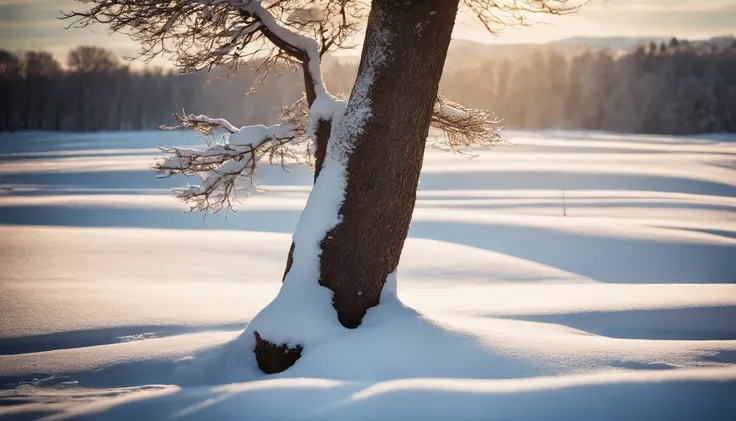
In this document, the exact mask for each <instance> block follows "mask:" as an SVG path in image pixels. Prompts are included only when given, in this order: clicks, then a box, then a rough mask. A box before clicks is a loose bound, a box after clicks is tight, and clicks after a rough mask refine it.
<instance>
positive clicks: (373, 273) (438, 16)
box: [255, 0, 458, 373]
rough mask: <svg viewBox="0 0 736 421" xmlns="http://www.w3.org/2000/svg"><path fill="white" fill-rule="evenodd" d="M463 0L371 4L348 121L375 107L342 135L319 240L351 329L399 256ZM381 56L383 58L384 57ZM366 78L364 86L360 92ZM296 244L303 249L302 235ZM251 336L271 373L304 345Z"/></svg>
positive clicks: (323, 273) (326, 274)
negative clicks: (328, 223) (333, 214)
mask: <svg viewBox="0 0 736 421" xmlns="http://www.w3.org/2000/svg"><path fill="white" fill-rule="evenodd" d="M457 6H458V0H374V1H373V3H372V6H371V12H370V16H369V19H368V26H367V30H366V38H365V44H364V48H363V56H362V58H361V64H360V68H359V71H358V82H357V83H356V86H355V88H354V89H353V93H352V95H351V98H350V102H349V103H348V107H347V110H346V117H344V119H343V121H344V120H345V119H347V118H349V115H350V113H351V112H353V111H355V109H356V108H359V107H360V106H361V104H358V103H357V102H360V101H362V105H363V106H365V104H368V109H369V115H368V117H367V118H365V119H364V120H362V129H361V128H358V129H357V130H353V131H352V132H350V133H347V134H346V135H345V134H344V136H345V137H346V138H347V144H349V145H351V148H350V149H351V150H350V152H349V155H348V157H347V163H346V179H347V180H346V181H347V183H346V187H345V194H344V201H343V203H342V204H341V206H340V208H339V215H340V222H339V223H338V224H337V225H336V226H335V227H334V228H333V229H332V230H331V231H330V232H328V233H327V235H325V237H324V238H323V239H322V241H321V249H322V252H321V255H320V256H319V259H320V261H319V269H320V276H319V283H320V285H322V286H324V287H327V288H329V289H330V290H332V291H333V293H334V295H333V307H334V308H335V310H336V312H337V318H338V320H339V321H340V323H341V324H342V325H343V326H345V327H347V328H356V327H358V326H359V325H360V323H361V321H362V319H363V316H364V315H365V314H366V312H367V311H368V309H369V308H371V307H373V306H375V305H377V304H378V302H379V298H380V295H381V290H382V288H383V285H384V282H385V280H386V277H387V276H388V275H389V274H390V273H391V272H393V271H394V270H396V267H397V265H398V263H399V258H400V257H401V251H402V249H403V246H404V241H405V240H406V236H407V234H408V230H409V223H410V221H411V216H412V213H413V210H414V203H415V199H416V189H417V184H418V181H419V172H420V170H421V167H422V161H423V156H424V147H425V144H426V138H427V134H428V131H429V123H430V117H431V114H432V110H433V108H434V104H435V100H436V97H437V89H438V85H439V81H440V77H441V75H442V69H443V66H444V63H445V57H446V55H447V49H448V47H449V44H450V37H451V34H452V29H453V26H454V21H455V16H456V13H457ZM376 55H381V56H382V57H383V59H382V60H381V63H380V65H378V66H376V65H375V63H376ZM369 74H370V75H369ZM363 80H368V85H365V84H362V81H363ZM361 84H362V86H363V88H365V87H366V86H367V89H368V90H367V92H365V93H362V95H356V92H357V91H358V90H359V89H361V87H360V86H359V85H361ZM356 97H358V98H357V99H356ZM351 110H352V111H351ZM335 136H336V135H335V134H333V137H335ZM340 140H341V141H345V140H346V139H340ZM334 141H336V139H330V142H334ZM318 158H322V157H319V156H318ZM318 160H320V161H321V159H318ZM292 247H296V248H297V252H298V247H299V245H298V244H297V245H296V246H294V245H292ZM291 254H292V253H290V256H289V257H290V259H289V262H288V263H287V272H288V271H289V270H290V269H291ZM294 270H299V269H298V268H296V267H295V268H294ZM262 334H264V336H265V333H263V332H262ZM255 336H256V347H255V354H256V360H257V361H258V363H259V366H260V367H261V369H262V370H264V371H265V372H269V373H273V372H279V371H283V370H285V369H287V368H288V367H290V366H291V365H292V364H293V363H294V362H295V361H296V359H298V358H299V356H300V353H301V349H302V348H301V346H299V347H297V348H291V351H290V350H289V349H288V348H287V347H285V346H284V345H278V344H272V343H270V342H268V338H267V337H263V338H262V337H261V335H259V334H258V333H256V335H255ZM305 345H306V346H308V345H309V344H305Z"/></svg>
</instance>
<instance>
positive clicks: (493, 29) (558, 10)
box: [462, 0, 589, 34]
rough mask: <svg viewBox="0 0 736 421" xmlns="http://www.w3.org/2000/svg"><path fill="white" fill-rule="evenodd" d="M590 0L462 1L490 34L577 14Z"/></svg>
mask: <svg viewBox="0 0 736 421" xmlns="http://www.w3.org/2000/svg"><path fill="white" fill-rule="evenodd" d="M588 1H589V0H462V4H463V5H464V6H465V8H466V9H467V10H469V11H470V12H471V13H472V14H473V15H475V16H477V17H478V19H479V20H480V22H481V23H482V24H483V26H485V28H486V29H487V30H488V32H490V33H492V34H495V33H497V32H498V31H499V30H500V29H501V28H503V27H519V26H529V25H531V24H533V23H536V21H535V20H539V19H540V18H541V16H543V15H567V14H570V13H574V12H576V11H577V10H578V9H579V8H580V7H581V6H582V5H584V4H585V3H587V2H588Z"/></svg>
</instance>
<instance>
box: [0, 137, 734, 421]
mask: <svg viewBox="0 0 736 421" xmlns="http://www.w3.org/2000/svg"><path fill="white" fill-rule="evenodd" d="M506 136H507V137H509V138H510V140H511V142H512V143H513V145H512V146H501V147H498V148H495V149H493V150H491V151H485V152H483V153H482V154H481V156H480V157H478V158H476V159H473V160H467V159H464V158H462V157H460V156H453V155H452V154H450V153H448V152H443V151H438V150H429V151H428V152H427V154H426V157H425V163H424V168H423V172H422V178H421V182H420V183H421V184H420V191H419V195H418V201H417V206H416V211H415V214H414V220H413V223H412V228H411V233H410V238H409V240H408V241H407V244H406V248H405V251H404V254H403V257H402V262H401V265H400V268H399V277H398V278H399V279H398V296H399V298H400V299H401V302H390V303H386V304H385V305H384V304H382V305H380V306H379V307H380V308H376V310H375V311H373V310H372V313H370V312H369V314H368V316H367V317H366V321H365V322H364V326H361V327H360V328H359V329H356V330H355V331H350V332H347V333H345V335H344V336H342V337H340V338H339V340H332V341H329V342H327V343H323V344H321V345H319V346H317V347H313V348H311V349H310V348H305V352H304V354H303V356H302V358H301V359H300V360H299V361H298V362H297V364H296V365H295V366H294V367H292V368H291V369H289V370H287V371H286V372H284V373H282V374H280V375H275V376H264V375H260V374H257V373H254V372H252V370H248V369H247V367H246V368H244V367H241V366H240V365H239V362H238V358H237V356H236V357H233V355H234V354H237V353H238V352H239V351H243V352H247V350H238V349H237V348H233V346H232V344H231V343H230V341H232V340H233V339H235V338H237V337H238V334H239V333H240V332H241V331H242V330H243V328H244V327H245V326H246V325H247V323H248V321H249V320H250V319H251V318H252V317H253V316H254V315H255V314H256V313H257V312H258V311H259V310H260V309H261V308H263V307H264V306H265V305H266V304H268V302H269V301H270V300H271V299H272V298H273V297H274V296H275V294H276V292H277V291H278V288H279V286H280V281H281V275H282V273H283V268H284V264H285V261H286V254H287V251H288V248H289V243H290V233H291V232H292V230H293V228H294V227H295V225H296V222H297V220H298V218H299V212H300V211H301V209H302V207H303V205H304V203H305V201H306V197H307V195H308V192H309V189H310V186H311V172H310V171H309V170H308V169H307V168H301V167H293V168H291V169H290V172H288V173H286V172H283V171H281V169H280V168H279V167H264V168H263V169H262V170H261V172H260V181H261V186H262V187H263V188H264V190H268V191H264V192H263V193H259V194H257V195H256V196H254V197H252V198H250V199H248V200H247V201H245V202H244V203H243V204H242V205H241V206H240V210H239V211H238V212H237V213H229V214H227V215H226V214H224V213H223V214H220V215H215V216H208V217H207V218H206V219H204V218H203V216H202V215H201V214H187V213H182V212H181V209H182V208H181V205H180V203H179V202H178V201H177V200H176V199H174V198H173V197H171V196H170V194H169V189H170V188H171V187H175V186H182V185H184V184H185V183H186V182H187V181H191V182H195V181H196V180H186V179H184V178H178V177H172V178H170V179H165V180H156V179H155V178H154V174H153V172H151V171H150V170H149V169H148V166H149V165H150V164H151V162H152V161H153V159H154V158H155V157H156V156H158V153H157V151H156V150H155V148H154V146H155V145H157V144H160V145H173V144H177V145H182V144H185V145H186V144H189V145H194V144H198V143H200V141H199V140H198V139H197V138H196V137H195V136H193V135H190V134H187V133H179V132H142V133H97V134H71V133H65V134H39V133H21V134H13V135H11V134H0V418H2V419H3V420H4V419H11V420H12V419H36V418H42V417H46V418H45V419H66V418H86V419H107V420H116V421H118V420H128V419H139V420H148V419H154V420H158V419H176V420H179V419H182V420H227V419H237V420H259V419H330V420H359V419H370V420H372V419H402V420H403V419H419V420H429V419H442V420H455V419H479V420H494V419H498V420H509V419H513V420H521V419H529V420H539V419H558V420H581V421H597V420H630V419H640V420H659V419H661V420H680V419H681V420H696V419H697V420H734V419H736V399H734V397H736V137H731V138H729V137H726V136H711V137H693V138H690V137H660V136H637V135H611V134H602V133H583V132H510V133H506ZM389 310H390V312H389ZM415 310H417V311H418V312H417V311H415ZM386 314H392V315H394V316H392V317H384V316H386Z"/></svg>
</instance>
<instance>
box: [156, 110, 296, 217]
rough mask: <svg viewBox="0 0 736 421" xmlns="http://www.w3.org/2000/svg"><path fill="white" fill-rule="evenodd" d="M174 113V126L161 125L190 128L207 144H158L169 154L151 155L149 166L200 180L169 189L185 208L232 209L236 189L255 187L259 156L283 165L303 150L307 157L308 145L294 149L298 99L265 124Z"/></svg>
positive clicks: (164, 174)
mask: <svg viewBox="0 0 736 421" xmlns="http://www.w3.org/2000/svg"><path fill="white" fill-rule="evenodd" d="M175 118H176V120H177V122H178V123H179V125H178V126H173V127H164V129H167V130H173V129H179V128H185V129H191V130H195V131H197V132H199V133H201V134H202V135H203V137H204V138H205V140H207V147H205V148H200V149H191V148H177V147H171V148H164V147H161V148H159V149H160V150H161V151H162V152H164V153H166V154H169V156H165V157H163V158H160V159H158V160H156V162H154V164H153V165H152V169H153V170H155V171H156V172H157V176H158V177H159V178H165V177H170V176H172V175H175V174H183V175H186V176H192V175H197V176H199V177H200V178H201V179H202V183H201V184H199V185H189V186H187V187H185V188H179V189H174V190H173V192H174V194H175V196H176V197H177V198H179V199H180V200H181V201H182V202H184V203H185V204H186V206H187V207H188V209H189V211H194V210H197V211H202V212H211V213H217V212H219V211H220V210H222V208H223V207H227V208H229V209H234V206H233V203H232V201H233V199H235V198H237V197H238V194H237V193H238V192H243V193H244V194H245V195H248V194H250V193H251V192H253V191H256V190H257V186H256V183H255V179H254V176H255V171H256V168H257V166H258V164H259V163H260V162H262V161H267V162H268V163H270V164H279V165H281V166H286V165H287V163H289V162H297V163H298V162H301V161H302V160H303V156H305V155H306V157H307V159H306V160H307V161H309V162H311V161H310V153H309V150H308V148H307V150H306V152H300V151H299V150H298V149H297V148H295V146H297V145H299V144H300V143H302V141H303V140H304V139H305V138H306V137H305V133H306V126H307V123H306V111H305V106H304V104H303V101H300V102H297V103H296V104H294V105H292V106H290V107H287V108H285V109H284V110H283V112H282V116H281V121H282V123H281V124H278V125H274V126H268V127H267V126H261V125H255V126H243V127H241V128H237V127H235V126H233V125H232V124H231V123H230V122H228V121H227V120H225V119H222V118H210V117H207V116H204V115H191V114H190V115H176V116H175Z"/></svg>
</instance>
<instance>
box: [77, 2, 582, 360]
mask: <svg viewBox="0 0 736 421" xmlns="http://www.w3.org/2000/svg"><path fill="white" fill-rule="evenodd" d="M81 1H82V2H83V3H87V4H89V5H90V7H89V9H88V10H87V11H84V12H72V13H69V14H67V15H66V17H67V18H70V19H75V23H74V24H75V25H77V26H85V25H88V24H91V23H94V22H101V23H103V24H107V25H109V27H110V28H111V29H112V30H113V31H120V32H126V33H128V34H130V35H131V36H132V37H133V38H134V39H136V40H138V41H139V42H140V43H141V45H142V51H141V56H142V57H143V58H146V59H150V58H152V57H155V56H157V55H160V54H170V55H171V56H172V57H173V58H174V59H175V60H176V62H177V63H178V65H179V68H180V70H181V71H183V72H192V71H196V70H200V69H210V68H213V67H215V66H229V67H230V68H232V69H236V68H237V66H238V65H239V64H240V63H241V62H242V61H244V60H245V61H247V62H249V63H251V64H255V65H256V71H255V74H256V75H261V77H260V78H259V77H257V80H262V77H263V75H265V74H267V73H268V72H272V71H279V70H282V69H285V68H289V66H299V67H301V68H302V70H303V74H304V91H305V98H304V100H303V102H302V103H300V104H295V105H293V106H291V107H288V108H287V109H286V111H285V112H284V113H283V116H282V117H283V118H282V121H281V123H280V124H278V125H275V126H270V127H266V126H245V127H240V128H238V127H236V126H235V125H233V124H231V123H230V122H228V121H226V120H223V119H217V118H210V117H208V116H193V115H189V116H179V117H178V121H179V126H180V127H184V128H190V129H195V130H197V131H200V132H202V133H204V134H205V135H207V136H210V143H209V145H208V146H207V147H206V148H202V149H199V150H191V149H177V148H175V149H167V150H165V152H168V153H170V154H172V155H173V156H171V157H168V158H164V159H163V160H160V161H159V162H157V163H156V164H155V165H154V168H155V169H156V170H158V171H159V173H160V174H161V175H162V176H167V175H171V174H177V173H183V174H201V175H202V178H203V182H202V184H201V185H199V186H196V187H190V188H187V189H182V190H179V191H178V192H177V195H178V197H179V198H180V199H182V200H184V201H185V202H187V203H188V204H189V205H190V208H192V209H196V210H214V211H217V210H219V209H221V208H222V207H223V206H226V205H229V204H230V202H229V198H231V197H232V195H233V194H234V193H235V191H236V190H237V182H238V180H245V182H244V184H245V186H246V187H248V186H252V175H253V170H254V168H255V167H256V166H257V165H258V163H259V162H260V161H261V160H262V159H264V158H266V157H267V158H269V159H274V157H275V158H276V159H277V160H278V161H279V162H284V158H285V157H293V156H298V155H300V156H301V157H303V158H304V160H306V161H309V162H313V163H314V168H315V183H314V187H313V189H312V192H311V194H310V197H309V200H308V202H307V205H306V207H305V209H304V211H303V212H302V215H301V218H300V221H299V224H298V226H297V229H296V231H295V233H294V236H293V240H294V241H293V243H292V247H291V249H290V251H289V257H288V259H287V267H286V271H285V275H284V281H283V285H282V288H281V291H280V293H279V295H278V296H277V297H276V298H275V299H274V301H273V302H272V303H271V304H269V305H268V306H267V307H266V308H264V309H263V310H262V311H261V313H259V315H258V316H256V317H255V318H254V319H253V320H252V321H251V323H250V324H249V326H248V328H247V329H246V331H245V332H244V333H243V340H244V341H246V343H247V344H250V346H251V349H253V350H254V354H255V360H256V361H257V363H258V366H259V367H260V368H261V369H262V370H263V371H264V372H266V373H274V372H279V371H283V370H285V369H287V368H288V367H290V366H291V365H292V364H293V363H294V362H295V361H296V360H297V359H298V358H299V356H300V355H301V352H302V350H303V349H304V348H305V347H309V346H315V345H317V343H318V342H319V339H317V338H315V337H312V336H309V335H308V334H306V333H305V331H304V330H303V329H301V328H300V327H303V326H304V325H303V324H304V323H312V325H313V326H314V325H316V326H323V327H324V329H331V328H332V327H333V326H334V325H335V324H334V323H333V322H331V321H330V320H325V316H324V314H325V312H324V309H325V307H329V305H330V301H331V304H332V307H333V308H334V310H335V313H336V314H335V316H336V318H337V320H338V321H339V323H340V324H341V325H342V326H343V327H346V328H356V327H358V326H359V325H360V324H361V321H362V319H363V316H364V315H365V313H366V311H367V310H368V309H369V308H371V307H373V306H375V305H377V304H378V303H379V299H380V296H381V292H382V289H383V287H384V284H385V282H386V280H387V278H388V277H389V276H390V274H391V273H393V272H394V271H395V270H396V267H397V265H398V262H399V257H400V256H401V250H402V248H403V245H404V241H405V239H406V236H407V233H408V229H409V223H410V221H411V215H412V212H413V209H414V203H415V199H416V189H417V183H418V180H419V172H420V170H421V166H422V160H423V155H424V148H425V144H426V141H427V137H428V134H429V128H430V125H433V126H434V127H436V128H437V129H438V130H440V131H441V132H442V133H444V136H443V137H440V138H439V141H440V142H444V144H445V145H447V146H449V147H450V148H453V149H466V148H469V147H475V146H488V145H492V144H493V143H495V142H496V141H498V140H499V136H498V135H497V133H496V129H497V126H496V123H497V121H496V120H495V118H494V117H493V116H492V115H491V114H489V113H487V112H483V111H474V110H468V109H465V108H463V107H461V106H459V105H457V104H453V103H450V102H448V101H446V100H443V99H441V98H440V99H438V95H437V94H438V84H439V80H440V76H441V75H442V69H443V66H444V63H445V57H446V54H447V49H448V47H449V44H450V38H451V34H452V30H453V27H454V23H455V16H456V14H457V12H458V8H459V7H460V6H461V3H462V6H463V7H465V8H467V10H469V11H471V12H473V13H475V14H476V15H477V16H478V17H479V18H480V19H481V21H482V22H483V23H484V24H485V25H486V26H487V27H489V29H493V26H494V25H503V24H508V23H521V24H524V23H525V22H526V19H527V17H528V16H530V15H533V14H536V13H565V12H569V11H572V10H573V9H574V8H573V7H572V6H569V5H568V4H567V1H566V0H557V1H546V0H527V1H526V2H523V1H519V2H516V1H514V2H505V1H481V0H462V1H461V0H401V1H399V0H373V1H372V2H371V3H370V4H368V2H364V1H360V0H323V1H309V0H271V1H260V0H181V1H169V0H148V1H146V2H140V1H135V0H81ZM365 18H367V22H366V23H365V25H366V35H365V40H364V43H363V51H362V56H361V62H360V66H359V70H358V76H357V78H356V82H355V85H354V87H353V90H352V93H351V95H350V98H349V100H348V101H343V100H341V99H339V98H335V97H333V96H332V95H330V94H329V93H328V92H327V90H326V88H325V86H324V84H323V82H322V73H321V69H320V62H321V57H322V56H323V55H324V54H325V53H326V52H328V51H331V50H333V49H339V48H344V47H347V46H348V45H349V44H348V43H349V42H350V39H351V36H352V35H354V33H355V32H356V30H357V28H358V25H359V24H361V23H363V22H364V21H365ZM300 145H304V146H305V147H303V148H301V147H300ZM297 151H303V152H297ZM321 287H325V288H327V290H329V291H327V290H325V289H324V288H321ZM323 291H327V292H329V294H327V295H325V294H324V293H323ZM325 299H326V300H327V301H326V302H325V301H323V300H325ZM327 313H328V314H329V312H327ZM333 314H334V313H333ZM324 334H326V333H324V332H323V333H322V334H321V335H324ZM320 337H322V336H320ZM310 341H311V342H310Z"/></svg>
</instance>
